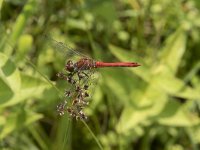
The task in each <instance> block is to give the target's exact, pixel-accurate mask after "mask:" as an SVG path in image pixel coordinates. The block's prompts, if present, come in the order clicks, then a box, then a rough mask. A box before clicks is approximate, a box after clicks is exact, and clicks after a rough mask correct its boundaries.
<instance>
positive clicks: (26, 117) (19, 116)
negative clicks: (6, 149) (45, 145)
mask: <svg viewBox="0 0 200 150" xmlns="http://www.w3.org/2000/svg"><path fill="white" fill-rule="evenodd" d="M23 112H24V111H23ZM41 118H42V115H41V114H37V113H33V112H28V111H27V112H26V113H19V112H18V113H12V114H11V115H9V116H8V117H7V119H6V123H5V124H4V126H3V129H2V130H1V133H0V139H3V138H4V137H6V136H7V135H8V134H10V133H11V132H12V131H14V130H16V129H18V128H21V127H23V126H28V125H29V124H31V123H33V122H35V121H37V120H39V119H41Z"/></svg>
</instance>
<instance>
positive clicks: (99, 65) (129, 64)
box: [96, 61, 140, 68]
mask: <svg viewBox="0 0 200 150" xmlns="http://www.w3.org/2000/svg"><path fill="white" fill-rule="evenodd" d="M138 66H140V65H139V64H138V63H135V62H114V63H108V62H99V61H98V62H96V68H103V67H138Z"/></svg>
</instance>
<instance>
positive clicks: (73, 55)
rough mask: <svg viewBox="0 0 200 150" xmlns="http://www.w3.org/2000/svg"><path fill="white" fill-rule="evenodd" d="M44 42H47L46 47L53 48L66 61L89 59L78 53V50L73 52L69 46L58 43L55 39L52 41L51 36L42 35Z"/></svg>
mask: <svg viewBox="0 0 200 150" xmlns="http://www.w3.org/2000/svg"><path fill="white" fill-rule="evenodd" d="M43 37H44V39H45V41H47V43H48V45H49V46H50V47H52V48H53V50H55V51H56V52H58V53H59V54H60V55H62V56H63V58H65V59H66V60H68V59H74V60H77V59H80V58H83V57H84V58H89V56H87V55H85V54H83V53H81V52H79V51H78V50H74V49H73V48H71V47H70V46H68V45H66V44H64V43H62V42H59V41H57V40H55V39H53V38H52V37H51V36H49V35H47V34H44V35H43Z"/></svg>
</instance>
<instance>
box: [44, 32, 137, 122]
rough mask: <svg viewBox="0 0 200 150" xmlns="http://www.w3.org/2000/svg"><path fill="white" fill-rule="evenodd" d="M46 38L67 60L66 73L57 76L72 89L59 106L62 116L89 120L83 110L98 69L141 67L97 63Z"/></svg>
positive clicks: (62, 44)
mask: <svg viewBox="0 0 200 150" xmlns="http://www.w3.org/2000/svg"><path fill="white" fill-rule="evenodd" d="M44 37H45V39H47V41H49V45H51V47H52V48H53V49H54V50H56V51H59V53H60V54H62V55H63V56H64V57H65V59H66V60H67V61H66V64H65V67H64V71H63V72H59V73H58V74H57V76H58V77H59V78H61V79H63V80H66V81H67V82H68V83H69V84H70V88H69V89H66V90H65V92H64V97H65V98H66V99H65V100H64V101H63V102H62V103H60V104H58V105H57V111H58V113H59V114H60V115H64V114H65V112H68V113H69V115H70V116H72V117H74V118H76V119H77V120H78V119H87V116H86V114H85V113H84V111H83V110H84V108H85V107H86V106H88V105H89V98H90V95H91V94H90V93H89V91H90V90H89V89H90V88H92V89H94V87H92V85H95V84H94V83H93V82H92V81H90V80H95V77H96V76H95V72H96V69H97V68H105V67H138V66H140V64H138V63H137V62H103V61H97V60H94V59H92V58H90V57H89V56H87V55H85V54H83V53H81V52H79V51H78V50H75V49H73V48H71V47H69V46H68V45H66V44H64V43H62V42H58V41H56V40H55V39H53V38H51V36H48V35H44Z"/></svg>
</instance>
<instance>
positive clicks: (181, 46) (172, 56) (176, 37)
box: [161, 29, 186, 74]
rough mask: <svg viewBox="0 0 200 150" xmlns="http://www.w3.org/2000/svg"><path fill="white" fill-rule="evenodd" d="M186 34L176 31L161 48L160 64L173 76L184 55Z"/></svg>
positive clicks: (180, 30) (179, 30)
mask: <svg viewBox="0 0 200 150" xmlns="http://www.w3.org/2000/svg"><path fill="white" fill-rule="evenodd" d="M185 46H186V34H185V32H184V31H183V30H182V29H177V31H176V32H175V33H173V34H172V35H171V36H169V37H168V39H167V41H166V45H165V47H164V48H163V52H162V57H161V60H162V62H163V63H164V64H165V65H166V66H167V67H168V68H169V70H170V72H171V73H173V74H175V73H176V72H177V70H178V67H179V65H180V63H181V60H182V57H183V54H184V53H185V50H186V48H185Z"/></svg>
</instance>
